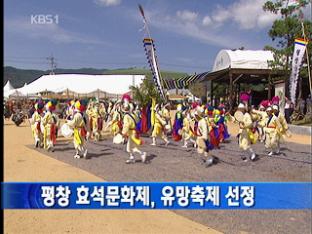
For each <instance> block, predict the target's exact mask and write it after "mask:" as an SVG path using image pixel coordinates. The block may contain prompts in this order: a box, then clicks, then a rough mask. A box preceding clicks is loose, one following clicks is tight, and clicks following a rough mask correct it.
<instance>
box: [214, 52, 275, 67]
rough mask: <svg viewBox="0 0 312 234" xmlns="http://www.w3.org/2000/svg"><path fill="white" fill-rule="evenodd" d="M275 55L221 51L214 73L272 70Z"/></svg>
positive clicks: (269, 53)
mask: <svg viewBox="0 0 312 234" xmlns="http://www.w3.org/2000/svg"><path fill="white" fill-rule="evenodd" d="M273 60H274V57H273V53H272V52H271V51H266V50H235V51H233V50H221V51H220V52H219V53H218V54H217V57H216V59H215V62H214V65H213V68H212V72H215V71H220V70H223V69H226V68H231V69H233V68H234V69H235V68H240V69H270V67H269V65H268V61H273Z"/></svg>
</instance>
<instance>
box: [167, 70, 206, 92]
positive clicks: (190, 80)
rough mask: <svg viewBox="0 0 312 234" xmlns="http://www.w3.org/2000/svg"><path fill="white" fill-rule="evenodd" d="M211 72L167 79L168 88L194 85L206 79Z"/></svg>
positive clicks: (183, 87)
mask: <svg viewBox="0 0 312 234" xmlns="http://www.w3.org/2000/svg"><path fill="white" fill-rule="evenodd" d="M208 74H209V72H204V73H200V74H194V75H190V76H185V77H181V78H178V79H176V80H173V79H168V80H166V83H167V88H168V89H185V88H188V87H189V85H192V84H194V83H196V82H200V81H201V80H203V79H205V77H206V76H207V75H208Z"/></svg>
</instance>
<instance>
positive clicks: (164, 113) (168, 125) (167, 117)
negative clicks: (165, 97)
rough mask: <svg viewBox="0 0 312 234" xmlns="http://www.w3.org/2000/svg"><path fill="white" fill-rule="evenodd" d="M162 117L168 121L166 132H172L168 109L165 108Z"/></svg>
mask: <svg viewBox="0 0 312 234" xmlns="http://www.w3.org/2000/svg"><path fill="white" fill-rule="evenodd" d="M161 115H162V118H163V119H164V120H165V121H166V123H165V126H166V125H167V128H165V129H164V130H165V132H170V131H171V130H172V123H171V116H170V111H169V110H168V109H167V108H166V107H164V108H163V110H162V112H161ZM165 126H164V127H165Z"/></svg>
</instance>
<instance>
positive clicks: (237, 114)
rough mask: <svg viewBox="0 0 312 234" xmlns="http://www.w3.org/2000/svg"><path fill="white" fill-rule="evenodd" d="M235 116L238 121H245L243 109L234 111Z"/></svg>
mask: <svg viewBox="0 0 312 234" xmlns="http://www.w3.org/2000/svg"><path fill="white" fill-rule="evenodd" d="M234 118H235V120H236V121H238V122H243V120H244V114H243V112H241V111H236V112H235V113H234Z"/></svg>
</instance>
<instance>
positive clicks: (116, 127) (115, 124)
mask: <svg viewBox="0 0 312 234" xmlns="http://www.w3.org/2000/svg"><path fill="white" fill-rule="evenodd" d="M121 121H122V120H121V113H120V112H119V111H118V110H115V111H114V113H113V118H112V123H111V124H112V128H111V133H112V134H113V135H114V136H115V135H117V134H118V133H120V131H121V129H120V126H121V124H120V122H121Z"/></svg>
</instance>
